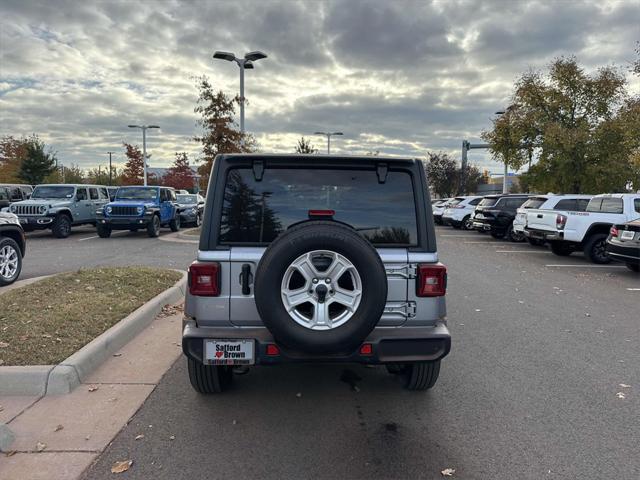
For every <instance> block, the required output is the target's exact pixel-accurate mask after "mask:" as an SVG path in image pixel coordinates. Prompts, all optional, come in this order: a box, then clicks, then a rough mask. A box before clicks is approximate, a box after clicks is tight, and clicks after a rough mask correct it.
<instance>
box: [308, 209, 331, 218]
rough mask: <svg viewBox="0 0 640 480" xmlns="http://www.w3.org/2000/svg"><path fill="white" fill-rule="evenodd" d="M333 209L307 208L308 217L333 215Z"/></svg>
mask: <svg viewBox="0 0 640 480" xmlns="http://www.w3.org/2000/svg"><path fill="white" fill-rule="evenodd" d="M335 214H336V211H335V210H309V216H310V217H333V216H334V215H335Z"/></svg>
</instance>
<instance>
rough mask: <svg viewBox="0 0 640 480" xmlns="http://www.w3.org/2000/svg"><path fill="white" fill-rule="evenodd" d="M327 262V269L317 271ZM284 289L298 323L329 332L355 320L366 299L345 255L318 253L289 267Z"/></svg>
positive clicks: (302, 257) (287, 304) (286, 302)
mask: <svg viewBox="0 0 640 480" xmlns="http://www.w3.org/2000/svg"><path fill="white" fill-rule="evenodd" d="M327 261H330V262H331V263H330V264H329V267H328V268H327V269H326V270H324V271H319V270H318V269H317V268H316V266H315V265H316V264H317V263H318V262H321V263H325V264H326V262H327ZM314 262H316V263H314ZM300 277H302V278H300ZM301 280H303V281H304V284H302V285H301ZM281 290H282V303H283V304H284V308H285V309H286V310H287V312H289V315H290V316H291V318H292V319H293V320H294V321H295V322H297V323H298V324H299V325H302V326H303V327H305V328H309V329H311V330H329V329H332V328H338V327H340V326H341V325H344V324H345V323H346V322H348V321H349V319H351V317H353V314H354V313H355V311H356V310H357V309H358V306H359V305H360V299H361V298H362V280H361V279H360V275H359V274H358V270H356V268H355V267H354V266H353V264H352V263H351V262H350V261H349V260H348V259H347V258H346V257H344V256H343V255H340V254H339V253H336V252H333V251H331V250H314V251H312V252H308V253H304V254H302V255H300V256H299V257H298V258H296V259H295V260H294V261H293V262H292V263H291V265H289V268H287V271H286V272H285V274H284V277H283V279H282V289H281Z"/></svg>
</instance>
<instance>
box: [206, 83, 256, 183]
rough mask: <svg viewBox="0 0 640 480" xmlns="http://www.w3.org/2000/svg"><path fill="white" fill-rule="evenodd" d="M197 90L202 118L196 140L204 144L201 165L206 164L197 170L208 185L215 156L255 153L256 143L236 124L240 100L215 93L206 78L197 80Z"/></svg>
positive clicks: (219, 92)
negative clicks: (200, 133)
mask: <svg viewBox="0 0 640 480" xmlns="http://www.w3.org/2000/svg"><path fill="white" fill-rule="evenodd" d="M196 87H197V88H198V90H199V96H198V101H197V105H196V107H195V109H194V112H195V113H197V114H199V115H200V117H201V118H200V119H199V120H198V121H197V122H196V125H197V126H199V127H201V128H202V135H200V136H196V137H194V140H195V141H197V142H200V143H202V158H201V161H203V162H204V163H203V164H202V165H200V166H199V167H198V173H199V174H200V175H201V176H202V177H203V178H204V179H205V182H206V181H208V178H209V175H210V173H211V167H212V165H213V159H214V158H215V156H216V155H218V154H220V153H243V152H246V153H249V152H253V151H255V148H256V142H255V139H254V138H253V136H252V135H250V134H247V133H242V132H241V131H240V130H239V129H238V124H237V123H236V122H235V120H234V115H235V113H236V105H238V104H239V102H240V97H238V96H235V97H229V96H227V95H225V93H224V92H223V91H221V90H220V91H218V92H214V89H213V86H212V85H211V83H209V79H208V78H207V77H206V76H202V77H199V78H198V79H197V84H196Z"/></svg>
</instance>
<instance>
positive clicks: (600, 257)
mask: <svg viewBox="0 0 640 480" xmlns="http://www.w3.org/2000/svg"><path fill="white" fill-rule="evenodd" d="M637 218H640V193H612V194H603V195H596V196H594V197H593V198H592V199H591V200H590V201H589V204H588V205H587V209H586V211H584V212H575V211H566V210H560V211H559V210H540V209H531V210H528V211H527V226H526V227H525V229H524V234H525V235H526V236H527V237H529V238H532V239H536V240H541V241H547V242H549V244H550V246H551V251H552V252H553V253H555V254H556V255H561V256H567V255H571V253H572V252H575V251H577V250H582V251H583V252H584V254H585V256H586V257H587V258H588V259H589V260H591V261H592V262H593V263H609V262H610V261H611V259H610V258H609V257H608V256H607V254H606V251H605V247H606V240H607V235H608V234H609V229H610V228H611V226H612V225H614V224H620V223H625V222H629V221H631V220H635V219H637Z"/></svg>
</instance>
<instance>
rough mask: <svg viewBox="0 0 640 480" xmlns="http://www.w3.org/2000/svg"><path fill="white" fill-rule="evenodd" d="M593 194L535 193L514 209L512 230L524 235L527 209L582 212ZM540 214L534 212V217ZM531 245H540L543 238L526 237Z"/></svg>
mask: <svg viewBox="0 0 640 480" xmlns="http://www.w3.org/2000/svg"><path fill="white" fill-rule="evenodd" d="M591 197H593V195H573V194H567V195H553V194H548V195H535V196H533V197H531V198H529V200H527V201H526V202H524V203H523V204H522V206H521V207H520V208H518V210H517V211H516V218H515V220H514V221H513V231H514V232H516V233H518V234H520V235H525V236H526V234H525V231H524V229H525V227H526V226H527V211H528V210H531V211H533V210H567V211H572V212H584V211H585V210H586V208H587V205H588V204H589V200H591ZM538 215H541V214H540V213H539V212H538V213H536V215H535V216H536V217H537V216H538ZM533 217H534V215H532V218H533ZM527 240H528V241H529V243H530V244H531V245H542V244H543V243H544V241H543V240H540V239H537V238H532V237H527Z"/></svg>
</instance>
